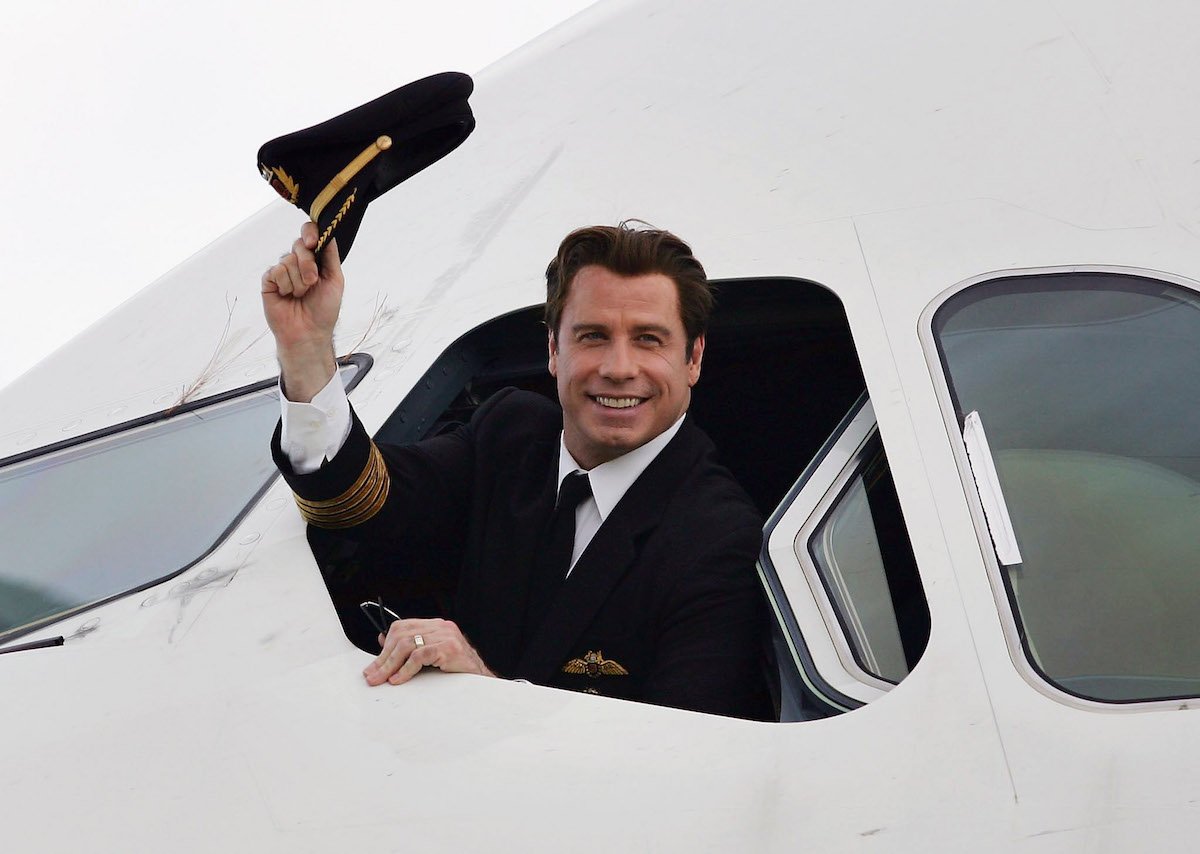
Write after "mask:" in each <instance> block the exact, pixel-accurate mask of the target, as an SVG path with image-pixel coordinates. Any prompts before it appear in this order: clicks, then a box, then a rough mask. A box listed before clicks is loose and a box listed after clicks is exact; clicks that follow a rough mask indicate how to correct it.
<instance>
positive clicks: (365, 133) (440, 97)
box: [258, 71, 475, 260]
mask: <svg viewBox="0 0 1200 854" xmlns="http://www.w3.org/2000/svg"><path fill="white" fill-rule="evenodd" d="M474 85H475V84H474V83H473V82H472V81H471V78H470V77H468V76H467V75H466V74H459V73H457V72H453V71H449V72H446V73H445V74H435V75H433V76H432V77H426V78H424V79H423V80H418V81H416V82H415V83H409V84H408V85H407V86H401V87H400V88H399V89H396V90H395V91H394V92H389V93H388V94H386V95H383V96H382V97H379V98H376V99H375V100H374V101H371V102H369V103H366V104H363V105H362V106H361V107H356V108H354V109H353V110H350V111H349V112H348V113H342V114H341V115H340V116H337V117H336V118H332V119H330V120H329V121H327V122H321V123H320V124H319V125H313V126H312V127H310V128H306V129H304V130H298V131H296V132H295V133H289V134H288V135H287V136H281V137H278V138H277V139H273V140H271V141H270V142H268V143H266V144H265V145H264V146H263V147H262V148H260V149H259V150H258V171H259V172H260V173H262V176H263V178H265V179H266V180H267V181H269V182H270V184H271V186H272V187H274V188H275V190H276V191H277V192H278V193H279V195H281V196H283V198H284V199H286V200H287V201H288V202H290V203H291V204H293V205H295V206H296V207H298V208H300V210H302V211H305V212H306V213H307V214H308V215H309V218H310V219H311V220H312V221H313V222H315V223H316V224H317V229H318V233H319V238H318V242H317V251H318V252H319V251H320V250H321V248H322V247H324V246H325V243H326V242H327V241H328V240H329V238H331V237H334V236H336V237H337V245H338V256H339V259H341V260H345V258H346V255H347V254H349V252H350V246H351V244H352V243H354V235H355V234H356V233H357V232H358V226H359V224H360V223H362V218H363V214H364V213H365V212H366V210H367V205H368V204H369V203H370V202H372V201H374V200H375V199H377V198H379V197H380V196H382V195H383V194H384V193H386V192H387V191H388V190H390V189H392V187H394V186H396V185H397V184H399V183H400V182H401V181H403V180H405V179H407V178H411V177H412V176H413V175H416V174H417V173H418V172H420V171H421V170H422V169H424V168H425V167H426V166H428V165H430V164H431V163H434V162H435V161H437V160H440V159H441V158H442V157H444V156H445V155H447V154H449V153H450V152H451V151H453V150H454V149H455V148H457V147H458V146H459V144H460V143H462V141H463V140H464V139H466V138H467V136H468V135H469V134H470V133H471V131H472V130H473V129H474V128H475V117H474V116H473V115H471V107H470V106H469V105H468V104H467V97H468V96H469V95H470V94H471V90H472V89H473V88H474Z"/></svg>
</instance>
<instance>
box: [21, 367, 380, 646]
mask: <svg viewBox="0 0 1200 854" xmlns="http://www.w3.org/2000/svg"><path fill="white" fill-rule="evenodd" d="M337 364H338V367H339V369H341V368H347V367H353V368H355V369H356V370H355V371H354V373H353V374H352V375H351V377H350V379H349V380H348V381H347V382H346V383H345V388H346V392H347V393H349V392H350V391H351V390H352V389H353V388H354V387H355V386H356V385H358V383H359V382H360V381H361V380H362V378H363V377H365V376H366V375H367V372H368V371H370V369H371V367H372V365H373V364H374V360H373V359H372V358H371V356H370V355H368V354H366V353H354V354H352V355H349V356H346V357H343V358H341V359H338V361H337ZM278 385H279V377H278V376H276V377H273V378H270V379H265V380H260V381H259V382H255V383H251V384H249V385H244V386H239V387H238V388H235V389H230V390H228V391H224V392H220V393H218V394H214V395H210V396H208V397H203V398H199V399H198V400H194V401H189V402H187V403H184V404H181V405H179V406H174V407H169V408H167V409H162V410H159V411H157V412H152V413H149V414H147V415H143V416H140V417H138V418H133V419H130V420H128V421H122V422H120V423H119V424H114V425H112V426H109V427H104V428H101V429H99V430H93V431H91V432H89V433H84V434H82V435H79V436H75V437H73V438H70V439H64V440H62V441H59V442H54V443H52V444H49V445H43V446H41V447H38V448H33V449H31V450H27V451H21V452H20V453H17V454H13V455H11V456H8V457H5V458H3V459H0V471H3V470H4V469H8V468H10V467H12V466H16V465H21V464H23V463H28V462H31V461H33V460H36V459H40V458H43V457H49V456H53V455H55V454H60V453H63V452H66V451H70V450H73V449H76V448H80V447H82V446H84V445H88V444H90V443H93V442H98V441H103V440H106V439H113V438H116V437H118V436H122V435H127V434H130V433H133V432H135V431H138V430H145V429H147V428H152V427H154V426H155V425H158V424H161V423H164V422H166V421H169V420H171V419H174V418H178V417H180V416H184V415H189V414H191V413H194V412H198V411H201V410H205V409H211V408H212V407H214V406H220V405H222V404H225V403H229V402H231V401H234V400H238V399H241V398H249V397H250V396H252V395H256V394H259V393H261V392H264V391H270V390H271V389H273V388H276V387H278ZM268 440H269V437H268V436H264V437H263V444H264V446H265V445H266V443H267V442H268ZM278 478H279V472H277V471H276V472H275V473H274V474H272V475H271V476H270V477H268V478H267V480H266V481H265V482H264V483H263V485H262V486H261V487H260V488H259V489H258V490H256V491H255V493H254V494H253V496H251V498H250V499H249V500H248V501H247V502H246V503H245V504H244V505H243V506H242V507H241V508H240V509H239V510H238V511H237V513H236V514H235V515H234V516H233V517H232V518H231V520H230V522H229V524H228V525H226V526H225V528H224V529H223V530H222V531H221V533H220V534H219V535H218V536H217V537H216V538H215V539H214V540H213V542H212V543H211V544H210V545H209V546H208V547H207V548H205V549H203V550H202V551H201V552H200V553H199V554H198V555H196V556H195V557H194V558H192V559H190V560H188V561H187V562H186V563H184V564H183V565H182V566H180V567H179V568H177V569H173V570H171V571H170V572H168V573H166V574H164V575H161V576H157V577H155V578H153V579H150V580H147V581H146V582H144V583H141V584H138V585H136V586H134V587H130V588H127V589H124V590H120V591H118V592H116V593H113V594H111V595H109V596H104V597H102V598H100V599H96V600H93V601H91V602H86V603H83V604H80V605H76V606H74V607H70V608H67V609H66V610H63V611H59V612H58V613H56V614H51V615H50V616H47V617H42V618H40V619H37V620H34V621H32V622H29V623H23V624H21V625H19V626H14V627H13V628H11V629H8V630H7V631H0V653H2V652H5V651H15V650H13V649H12V648H9V647H8V646H7V645H8V644H9V643H11V642H12V641H14V640H17V639H19V638H22V637H25V636H26V635H28V634H31V633H33V632H36V631H38V630H40V629H44V628H46V627H47V626H51V625H54V624H55V623H59V622H61V621H63V620H67V619H70V618H72V617H76V616H78V615H80V614H83V613H86V612H88V611H91V610H92V609H94V608H99V607H101V606H102V605H107V604H109V603H110V602H115V601H117V600H119V599H124V598H125V597H127V596H130V595H133V594H135V593H141V592H143V591H145V590H149V589H150V588H152V587H157V586H158V585H160V584H162V583H163V582H166V581H170V580H172V579H174V578H176V577H177V576H179V575H182V574H183V573H185V572H187V571H188V570H189V569H192V568H193V567H195V566H196V565H197V564H199V563H201V562H202V561H204V560H205V559H206V558H208V557H209V556H210V555H211V554H212V553H213V552H214V551H216V550H217V549H218V548H219V547H220V546H221V545H222V544H223V543H224V542H225V541H226V540H227V539H228V538H229V536H230V535H231V534H232V533H233V532H234V531H236V530H237V528H238V526H239V525H240V524H241V523H242V520H243V519H245V518H246V516H247V515H248V514H249V513H250V512H251V511H252V510H253V509H254V508H255V507H256V506H257V505H258V503H259V501H261V500H262V498H263V496H264V495H266V493H267V492H268V491H269V490H270V489H271V487H272V486H273V485H274V484H275V481H276V480H277V479H278Z"/></svg>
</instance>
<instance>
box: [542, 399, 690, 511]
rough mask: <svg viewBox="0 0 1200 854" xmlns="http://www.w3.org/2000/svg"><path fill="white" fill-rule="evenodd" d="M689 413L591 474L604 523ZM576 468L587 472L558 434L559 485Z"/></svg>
mask: <svg viewBox="0 0 1200 854" xmlns="http://www.w3.org/2000/svg"><path fill="white" fill-rule="evenodd" d="M686 416H687V413H686V412H685V413H684V414H683V415H680V416H679V420H678V421H676V422H675V423H674V424H672V425H671V426H670V427H668V428H667V429H666V430H664V431H662V432H661V433H659V434H658V435H657V436H655V437H654V438H653V439H651V440H650V441H649V442H647V443H646V444H644V445H642V446H640V447H637V448H634V449H633V450H632V451H629V452H628V453H626V454H622V455H621V456H619V457H617V458H616V459H615V460H609V461H608V462H606V463H601V464H600V465H598V466H596V467H595V468H594V469H592V470H591V471H589V472H588V473H587V475H588V481H589V482H590V483H591V485H592V498H594V499H595V501H596V509H597V510H599V511H600V521H602V522H603V521H604V520H605V519H607V518H608V514H609V513H611V512H612V511H613V508H614V507H616V506H617V502H618V501H620V500H621V498H622V496H624V495H625V493H626V492H627V491H628V490H629V487H631V486H633V483H634V481H636V480H637V479H638V478H639V477H640V476H641V474H642V472H644V471H645V470H646V466H648V465H650V463H652V462H654V459H655V457H657V456H658V455H659V454H660V453H661V452H662V449H663V448H665V447H666V446H667V445H668V444H669V443H670V441H671V440H672V439H674V438H675V434H676V433H678V432H679V428H680V426H682V424H683V419H684V418H685V417H686ZM576 471H584V469H583V468H582V467H581V466H580V465H579V463H577V462H576V461H575V458H574V457H572V456H571V452H570V451H568V450H567V446H566V444H565V443H564V442H563V438H562V434H561V433H560V434H559V437H558V485H559V486H560V487H561V486H562V482H563V479H564V478H565V477H566V476H567V475H569V474H571V473H572V472H576Z"/></svg>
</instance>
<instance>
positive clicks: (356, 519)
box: [295, 442, 391, 528]
mask: <svg viewBox="0 0 1200 854" xmlns="http://www.w3.org/2000/svg"><path fill="white" fill-rule="evenodd" d="M390 489H391V479H390V478H389V476H388V470H387V464H386V463H384V461H383V455H382V454H381V453H379V448H377V447H375V443H374V442H372V443H371V453H370V454H369V455H368V456H367V464H366V466H364V467H363V470H362V473H361V474H360V475H359V476H358V479H357V480H356V481H354V484H353V485H352V486H351V487H350V488H349V489H347V490H346V491H345V492H343V493H342V494H341V495H339V496H338V497H337V498H329V499H326V500H324V501H309V500H308V499H305V498H301V497H300V496H299V495H297V496H295V498H296V506H297V507H299V508H300V515H301V516H303V517H304V521H306V522H308V523H309V524H310V525H313V526H314V527H317V528H351V527H353V526H355V525H361V524H362V523H363V522H366V521H367V520H368V519H370V518H371V517H372V516H374V515H375V514H376V513H378V512H379V511H380V510H381V509H383V505H384V502H386V501H387V497H388V492H389V491H390Z"/></svg>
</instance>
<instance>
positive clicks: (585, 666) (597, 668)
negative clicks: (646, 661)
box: [562, 650, 629, 679]
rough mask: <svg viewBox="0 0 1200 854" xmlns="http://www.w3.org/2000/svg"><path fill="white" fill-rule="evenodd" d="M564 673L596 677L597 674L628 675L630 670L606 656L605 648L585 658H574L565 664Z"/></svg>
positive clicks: (590, 652)
mask: <svg viewBox="0 0 1200 854" xmlns="http://www.w3.org/2000/svg"><path fill="white" fill-rule="evenodd" d="M562 672H563V673H571V674H576V675H578V674H584V673H586V674H587V675H588V676H590V677H592V678H593V679H595V678H596V677H597V676H628V675H629V671H628V670H626V669H625V668H624V667H622V666H621V665H619V664H617V662H615V661H613V660H611V659H608V658H605V657H604V652H603V650H597V651H595V652H592V651H591V650H589V651H588V654H587V655H585V656H584V657H583V658H572V659H571V660H570V661H568V662H567V663H566V664H564V665H563V669H562Z"/></svg>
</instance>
